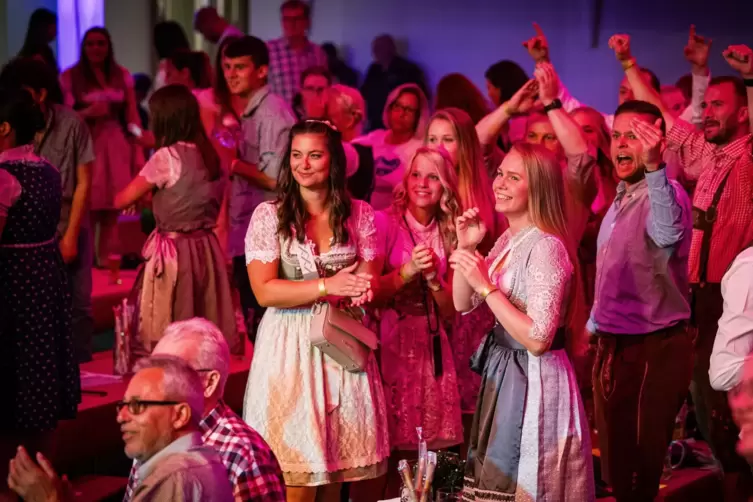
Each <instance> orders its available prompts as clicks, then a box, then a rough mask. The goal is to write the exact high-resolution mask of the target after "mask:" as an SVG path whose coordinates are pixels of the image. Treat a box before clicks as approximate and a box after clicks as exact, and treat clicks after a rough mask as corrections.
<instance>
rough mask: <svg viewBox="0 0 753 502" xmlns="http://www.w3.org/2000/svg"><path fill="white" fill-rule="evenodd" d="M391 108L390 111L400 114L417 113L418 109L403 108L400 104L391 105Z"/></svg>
mask: <svg viewBox="0 0 753 502" xmlns="http://www.w3.org/2000/svg"><path fill="white" fill-rule="evenodd" d="M391 108H392V110H394V111H396V112H401V113H406V114H416V113H418V108H413V107H412V106H403V105H401V104H400V103H393V104H392V107H391Z"/></svg>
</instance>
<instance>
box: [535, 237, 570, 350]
mask: <svg viewBox="0 0 753 502" xmlns="http://www.w3.org/2000/svg"><path fill="white" fill-rule="evenodd" d="M572 275H573V265H572V263H570V258H569V257H568V255H567V250H566V249H565V246H564V244H562V242H561V241H560V240H559V239H557V238H556V237H553V236H548V237H545V238H543V239H542V240H541V241H539V242H538V243H536V244H535V245H534V247H533V249H532V250H531V257H530V260H529V261H528V268H527V270H526V285H527V294H526V300H527V315H528V317H530V318H531V320H532V321H533V325H532V327H531V332H530V334H529V336H530V337H531V338H532V339H533V340H537V341H541V342H551V341H552V340H553V339H554V335H555V333H556V332H557V328H558V327H559V325H560V318H561V314H562V313H563V308H562V304H563V302H564V301H565V296H566V295H565V292H566V290H567V288H568V286H569V284H570V282H571V279H572Z"/></svg>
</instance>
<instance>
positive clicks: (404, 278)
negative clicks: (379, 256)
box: [397, 265, 412, 284]
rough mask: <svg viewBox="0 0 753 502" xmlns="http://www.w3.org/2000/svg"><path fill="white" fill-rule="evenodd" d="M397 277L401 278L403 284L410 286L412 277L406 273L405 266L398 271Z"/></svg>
mask: <svg viewBox="0 0 753 502" xmlns="http://www.w3.org/2000/svg"><path fill="white" fill-rule="evenodd" d="M397 275H399V276H400V280H401V281H403V284H408V283H409V282H410V280H411V279H412V277H410V276H408V274H406V273H405V266H404V265H403V266H402V267H400V269H398V271H397Z"/></svg>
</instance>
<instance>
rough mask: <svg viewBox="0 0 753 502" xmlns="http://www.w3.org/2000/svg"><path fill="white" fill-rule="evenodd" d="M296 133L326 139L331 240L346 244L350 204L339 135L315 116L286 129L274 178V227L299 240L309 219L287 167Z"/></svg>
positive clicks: (303, 236) (302, 237)
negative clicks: (278, 169) (275, 216)
mask: <svg viewBox="0 0 753 502" xmlns="http://www.w3.org/2000/svg"><path fill="white" fill-rule="evenodd" d="M299 134H319V135H322V136H324V137H325V138H326V139H327V149H328V150H329V158H330V165H329V179H328V183H329V187H328V188H329V193H328V194H327V205H328V206H329V225H330V228H331V229H332V233H333V235H334V242H335V243H337V244H346V243H347V242H348V238H349V235H348V228H347V225H346V224H347V222H348V218H350V214H351V210H352V205H353V204H352V202H351V199H350V195H348V190H347V188H346V184H345V165H346V160H345V150H344V149H343V144H342V136H341V135H340V133H339V132H338V131H336V130H335V129H334V128H333V127H332V126H330V125H329V124H327V123H325V122H322V121H319V120H304V121H302V122H298V123H297V124H296V125H294V126H293V127H292V128H291V129H290V136H289V138H288V147H287V149H286V151H285V155H284V156H283V158H282V163H281V165H280V174H279V176H278V180H277V218H278V220H279V225H278V227H277V231H278V232H279V233H280V235H282V236H283V237H285V238H288V239H292V238H293V237H295V238H296V239H298V242H303V241H304V239H305V238H306V221H308V219H309V214H308V211H306V206H305V205H304V203H303V198H302V197H301V188H300V186H299V185H298V182H297V181H296V180H295V178H294V177H293V169H292V168H291V167H290V155H291V152H292V148H293V139H294V138H295V137H296V136H298V135H299Z"/></svg>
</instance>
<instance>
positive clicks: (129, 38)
mask: <svg viewBox="0 0 753 502" xmlns="http://www.w3.org/2000/svg"><path fill="white" fill-rule="evenodd" d="M153 4H154V2H153V0H107V2H106V3H105V26H106V27H107V29H108V30H109V31H110V35H111V36H112V43H113V46H114V48H115V58H116V59H117V61H118V63H119V64H120V65H122V66H125V67H126V68H128V70H129V71H130V72H131V73H146V74H148V75H152V74H153V73H154V63H153V61H152V9H153V8H154V5H153Z"/></svg>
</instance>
